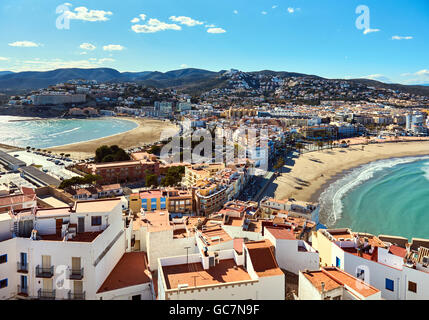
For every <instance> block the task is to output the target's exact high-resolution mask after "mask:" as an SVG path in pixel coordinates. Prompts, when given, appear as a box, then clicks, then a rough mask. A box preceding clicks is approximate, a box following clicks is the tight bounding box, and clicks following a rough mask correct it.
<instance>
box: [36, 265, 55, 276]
mask: <svg viewBox="0 0 429 320" xmlns="http://www.w3.org/2000/svg"><path fill="white" fill-rule="evenodd" d="M53 275H54V266H51V267H41V266H37V267H36V277H37V278H52V277H53Z"/></svg>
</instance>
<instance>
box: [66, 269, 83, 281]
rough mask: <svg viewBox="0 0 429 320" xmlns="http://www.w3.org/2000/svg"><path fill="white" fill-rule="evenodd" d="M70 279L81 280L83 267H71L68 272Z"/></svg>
mask: <svg viewBox="0 0 429 320" xmlns="http://www.w3.org/2000/svg"><path fill="white" fill-rule="evenodd" d="M69 279H70V280H82V279H83V268H81V269H71V270H70V273H69Z"/></svg>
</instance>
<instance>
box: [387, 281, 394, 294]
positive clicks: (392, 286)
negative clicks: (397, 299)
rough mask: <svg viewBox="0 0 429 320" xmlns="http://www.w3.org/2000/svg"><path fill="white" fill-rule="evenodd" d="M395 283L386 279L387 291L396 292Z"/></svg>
mask: <svg viewBox="0 0 429 320" xmlns="http://www.w3.org/2000/svg"><path fill="white" fill-rule="evenodd" d="M394 284H395V283H394V282H393V280H390V279H387V278H386V289H387V290H389V291H395V290H394Z"/></svg>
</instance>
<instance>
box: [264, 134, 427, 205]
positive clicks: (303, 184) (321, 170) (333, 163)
mask: <svg viewBox="0 0 429 320" xmlns="http://www.w3.org/2000/svg"><path fill="white" fill-rule="evenodd" d="M362 147H364V150H362ZM417 155H429V141H427V140H426V141H418V142H391V143H377V144H369V145H351V146H350V147H348V148H336V149H332V150H331V149H328V150H323V151H315V152H309V153H306V154H302V155H300V156H299V157H298V158H293V159H289V161H288V163H286V165H285V166H284V167H283V168H282V173H281V174H280V175H279V176H278V177H277V178H276V179H275V180H274V181H273V182H272V183H271V184H270V185H269V186H268V188H267V190H266V191H265V194H266V195H268V196H271V197H272V196H274V197H275V198H276V199H286V198H289V197H293V198H295V199H297V200H303V201H317V198H318V195H319V194H320V191H321V190H320V189H321V188H322V187H324V185H325V184H327V183H328V182H330V181H331V180H332V179H333V178H335V176H336V175H338V174H340V173H342V172H343V171H345V170H348V169H351V168H354V167H358V166H360V165H363V164H366V163H369V162H372V161H376V160H382V159H388V158H396V157H407V156H417Z"/></svg>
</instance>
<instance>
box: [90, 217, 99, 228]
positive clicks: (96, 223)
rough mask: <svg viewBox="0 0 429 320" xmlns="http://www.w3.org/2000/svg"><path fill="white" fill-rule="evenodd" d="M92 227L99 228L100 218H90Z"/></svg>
mask: <svg viewBox="0 0 429 320" xmlns="http://www.w3.org/2000/svg"><path fill="white" fill-rule="evenodd" d="M91 225H92V226H101V216H96V217H91Z"/></svg>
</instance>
